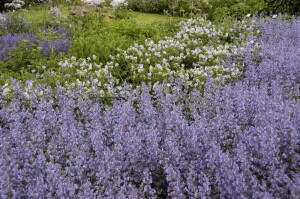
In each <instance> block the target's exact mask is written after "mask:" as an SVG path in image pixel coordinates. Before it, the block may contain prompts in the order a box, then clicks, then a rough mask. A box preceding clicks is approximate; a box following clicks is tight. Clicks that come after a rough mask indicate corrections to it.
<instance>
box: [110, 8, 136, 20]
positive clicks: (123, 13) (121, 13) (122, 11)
mask: <svg viewBox="0 0 300 199" xmlns="http://www.w3.org/2000/svg"><path fill="white" fill-rule="evenodd" d="M114 15H115V16H116V18H117V19H129V18H131V17H132V14H130V12H129V10H128V9H127V6H126V5H121V6H118V7H117V8H116V9H115V10H114Z"/></svg>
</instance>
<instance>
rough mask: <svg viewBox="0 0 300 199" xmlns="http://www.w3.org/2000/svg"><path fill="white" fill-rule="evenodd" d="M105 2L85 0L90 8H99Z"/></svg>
mask: <svg viewBox="0 0 300 199" xmlns="http://www.w3.org/2000/svg"><path fill="white" fill-rule="evenodd" d="M104 2H105V0H83V3H84V4H86V5H88V6H99V5H101V4H102V3H104Z"/></svg>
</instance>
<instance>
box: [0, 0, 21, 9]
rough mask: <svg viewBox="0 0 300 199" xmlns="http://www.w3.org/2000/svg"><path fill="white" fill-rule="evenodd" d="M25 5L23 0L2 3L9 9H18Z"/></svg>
mask: <svg viewBox="0 0 300 199" xmlns="http://www.w3.org/2000/svg"><path fill="white" fill-rule="evenodd" d="M24 5H25V2H24V1H22V0H13V1H12V2H11V3H6V4H4V6H5V7H7V8H11V9H19V8H21V7H22V6H24Z"/></svg>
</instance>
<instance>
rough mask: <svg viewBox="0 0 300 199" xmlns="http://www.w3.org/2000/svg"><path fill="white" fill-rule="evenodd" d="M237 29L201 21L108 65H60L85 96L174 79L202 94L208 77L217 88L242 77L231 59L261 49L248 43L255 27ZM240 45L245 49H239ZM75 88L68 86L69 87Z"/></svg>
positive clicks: (82, 61)
mask: <svg viewBox="0 0 300 199" xmlns="http://www.w3.org/2000/svg"><path fill="white" fill-rule="evenodd" d="M239 23H240V24H236V25H235V26H237V27H239V29H236V30H235V29H234V27H230V28H225V27H222V26H218V27H217V26H215V25H213V24H211V22H209V21H206V20H205V19H203V18H197V19H189V20H188V21H186V22H182V23H181V24H180V26H181V30H180V31H179V32H178V33H177V34H176V36H174V37H167V38H166V39H165V40H161V41H159V42H157V43H155V42H154V41H152V40H151V41H149V40H147V41H146V42H145V44H144V45H138V44H134V45H132V46H131V47H130V48H128V49H127V50H124V51H120V52H119V53H118V54H117V55H116V56H111V61H109V62H107V63H96V62H94V61H93V59H90V58H87V59H77V58H75V57H73V58H71V59H67V60H65V61H61V62H60V63H59V65H60V66H61V67H62V69H63V71H65V73H69V74H70V73H72V74H74V75H75V76H76V77H77V78H78V79H77V82H76V85H81V84H82V85H84V86H85V87H86V89H87V90H89V89H92V87H95V86H96V87H99V88H102V89H104V90H105V91H108V90H111V91H113V90H115V89H113V88H116V87H119V88H121V87H122V84H123V83H124V82H127V83H131V84H133V85H134V86H135V85H140V83H141V82H152V83H155V82H162V81H163V80H164V79H169V78H170V77H175V78H176V77H180V78H182V79H184V81H185V84H186V85H189V86H190V87H193V88H199V89H202V88H203V85H204V83H205V81H206V77H207V76H209V75H210V76H213V77H214V78H215V80H216V82H219V83H220V82H223V81H227V80H230V79H232V78H237V77H239V76H240V74H241V65H242V63H238V62H236V63H232V65H231V66H229V65H227V64H225V60H226V59H227V57H230V56H231V57H239V56H241V55H242V54H243V53H244V51H245V49H246V46H249V47H250V46H251V48H252V49H253V50H254V49H258V48H259V45H258V43H257V41H255V39H253V40H251V41H246V37H247V32H254V33H253V34H256V33H257V32H256V30H255V27H254V26H255V23H256V22H255V21H253V22H252V23H250V22H249V21H242V22H239ZM227 41H231V42H230V43H228V42H227ZM241 42H243V43H244V45H243V46H239V45H238V43H241ZM92 82H96V83H95V84H93V83H92ZM73 83H75V82H67V85H70V84H73ZM104 85H105V87H103V86H104ZM121 90H122V89H121ZM108 94H109V95H114V94H116V93H115V91H114V92H113V93H111V92H109V93H108Z"/></svg>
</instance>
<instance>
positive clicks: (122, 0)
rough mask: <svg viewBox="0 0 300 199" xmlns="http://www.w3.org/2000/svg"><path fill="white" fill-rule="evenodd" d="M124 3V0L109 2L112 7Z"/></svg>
mask: <svg viewBox="0 0 300 199" xmlns="http://www.w3.org/2000/svg"><path fill="white" fill-rule="evenodd" d="M126 4H127V1H126V0H112V2H111V3H110V5H111V6H112V7H118V6H120V5H126Z"/></svg>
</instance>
